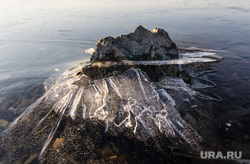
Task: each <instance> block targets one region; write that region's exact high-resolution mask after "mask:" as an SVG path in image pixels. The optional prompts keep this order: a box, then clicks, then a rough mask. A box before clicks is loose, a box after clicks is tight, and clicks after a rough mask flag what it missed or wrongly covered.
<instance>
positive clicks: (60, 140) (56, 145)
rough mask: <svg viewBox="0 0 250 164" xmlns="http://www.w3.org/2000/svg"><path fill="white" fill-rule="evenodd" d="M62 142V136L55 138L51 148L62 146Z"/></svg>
mask: <svg viewBox="0 0 250 164" xmlns="http://www.w3.org/2000/svg"><path fill="white" fill-rule="evenodd" d="M63 143H64V138H57V139H56V141H55V142H54V144H53V149H57V148H59V147H60V146H62V145H63Z"/></svg>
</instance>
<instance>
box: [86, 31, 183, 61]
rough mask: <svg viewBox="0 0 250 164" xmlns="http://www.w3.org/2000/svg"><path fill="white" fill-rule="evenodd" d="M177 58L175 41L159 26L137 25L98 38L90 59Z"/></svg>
mask: <svg viewBox="0 0 250 164" xmlns="http://www.w3.org/2000/svg"><path fill="white" fill-rule="evenodd" d="M176 58H179V53H178V50H177V47H176V45H175V43H174V42H173V41H172V40H171V39H170V37H169V35H168V33H167V32H166V31H164V30H163V29H160V28H155V29H153V30H152V31H149V30H147V29H145V28H144V27H142V26H138V27H137V28H136V29H135V31H134V32H133V33H130V34H128V35H120V36H117V37H114V38H113V37H105V38H102V39H100V40H99V42H98V43H97V45H96V49H95V52H94V53H93V54H92V56H91V61H92V62H93V61H121V60H167V59H176Z"/></svg>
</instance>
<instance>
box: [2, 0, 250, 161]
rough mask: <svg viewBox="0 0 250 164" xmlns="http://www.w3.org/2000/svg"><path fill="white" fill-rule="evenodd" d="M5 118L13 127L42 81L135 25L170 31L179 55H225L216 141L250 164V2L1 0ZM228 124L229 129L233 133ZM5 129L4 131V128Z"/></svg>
mask: <svg viewBox="0 0 250 164" xmlns="http://www.w3.org/2000/svg"><path fill="white" fill-rule="evenodd" d="M0 20H1V23H0V61H1V62H0V118H1V120H5V121H8V122H11V121H13V119H14V118H15V117H17V116H18V115H19V114H20V113H21V112H22V111H23V110H22V109H24V108H25V107H26V106H28V105H29V104H31V103H33V102H34V101H35V100H36V99H37V98H38V97H40V96H41V95H42V93H43V92H44V90H43V86H42V84H43V82H44V80H45V79H46V78H47V77H48V76H50V75H52V74H53V73H56V72H55V69H56V68H57V69H60V72H63V71H64V70H66V69H68V68H70V67H72V66H75V65H76V64H78V63H80V62H83V61H84V60H88V59H89V57H90V56H89V55H88V54H86V53H84V50H85V49H87V48H90V47H93V48H94V47H95V45H96V43H97V42H98V40H99V39H100V38H102V37H105V36H117V35H120V34H127V33H130V32H132V31H133V30H134V29H135V27H137V26H138V25H143V26H144V27H145V28H147V29H153V28H155V27H159V28H163V29H165V30H166V31H167V32H168V33H169V35H170V37H171V38H172V40H173V41H174V42H175V43H176V44H177V46H178V47H179V48H188V47H199V48H203V49H215V50H220V51H219V53H218V54H219V55H221V56H223V57H224V58H225V60H224V61H223V62H221V63H218V64H214V67H215V68H216V69H217V72H216V73H214V74H211V75H210V79H211V80H212V81H213V82H215V83H216V84H217V87H216V88H213V89H211V90H210V91H211V92H213V93H216V94H217V95H218V96H220V97H221V98H222V99H223V101H222V102H213V103H212V104H211V110H212V113H213V116H212V122H213V128H214V134H213V135H214V137H217V138H218V140H219V142H220V144H221V146H222V147H223V148H224V149H225V150H233V151H242V152H243V157H244V159H250V129H249V127H248V126H249V124H250V85H249V84H250V50H249V47H250V32H249V31H250V1H249V0H244V1H236V0H227V1H226V0H222V1H217V0H210V1H201V0H191V1H185V0H168V1H150V0H148V1H143V0H142V1H137V2H134V1H127V0H125V1H120V0H117V1H115V0H106V1H98V0H93V1H90V0H53V1H51V0H37V1H32V0H8V1H7V0H2V1H0ZM227 123H230V126H228V125H229V124H227ZM4 127H5V126H4V125H1V127H0V130H3V129H4Z"/></svg>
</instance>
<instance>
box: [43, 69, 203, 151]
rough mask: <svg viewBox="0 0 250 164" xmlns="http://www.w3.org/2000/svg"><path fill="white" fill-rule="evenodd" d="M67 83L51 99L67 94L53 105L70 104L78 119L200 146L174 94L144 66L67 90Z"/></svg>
mask: <svg viewBox="0 0 250 164" xmlns="http://www.w3.org/2000/svg"><path fill="white" fill-rule="evenodd" d="M85 78H86V77H85ZM70 80H72V79H70ZM80 81H82V80H80ZM68 82H70V81H68ZM72 82H73V81H72ZM64 83H65V85H61V86H57V85H56V86H54V87H52V88H51V90H50V91H49V92H50V93H49V94H48V97H49V99H48V102H50V101H51V100H52V99H54V100H53V101H55V100H56V97H57V96H59V95H58V93H59V94H60V93H61V94H60V95H64V96H60V99H61V100H60V101H56V103H55V104H56V105H55V106H54V107H53V108H54V110H55V111H56V112H59V113H60V112H64V110H63V109H64V108H65V106H68V111H67V113H68V114H69V115H70V116H71V117H72V119H74V120H76V119H86V118H96V119H98V120H99V121H101V122H103V123H104V126H106V131H108V132H110V133H112V134H114V135H118V134H120V133H122V132H123V131H124V130H130V131H131V132H132V133H134V135H135V137H136V138H137V139H139V140H142V141H146V140H147V139H149V138H153V137H156V136H158V135H160V134H163V135H165V136H166V137H180V138H182V139H184V140H185V141H186V142H187V143H188V144H190V145H191V146H192V147H196V148H197V147H198V143H199V142H200V141H201V137H200V136H199V135H198V134H197V133H196V132H195V131H194V130H193V129H192V128H191V127H189V126H188V125H187V124H186V123H185V121H184V120H183V119H182V118H181V117H180V115H179V113H178V111H177V110H176V109H175V107H174V106H175V101H174V100H173V99H172V97H171V96H170V95H169V94H168V93H167V92H166V91H165V90H164V89H161V88H156V86H154V84H153V83H152V82H151V81H150V80H149V79H148V78H147V76H146V75H145V73H144V72H142V71H141V70H140V69H134V68H132V69H130V70H128V71H126V72H124V73H122V74H120V75H115V76H111V77H107V78H102V79H98V80H94V81H92V82H91V84H89V85H88V86H86V83H81V82H79V83H76V82H75V81H74V84H73V83H71V85H68V87H70V88H71V89H67V87H66V84H69V83H67V81H65V82H64ZM61 87H63V88H64V89H63V88H61ZM63 90H64V92H63V93H62V91H63ZM65 91H67V92H65Z"/></svg>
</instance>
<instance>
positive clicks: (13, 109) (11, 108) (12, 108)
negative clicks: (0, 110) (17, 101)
mask: <svg viewBox="0 0 250 164" xmlns="http://www.w3.org/2000/svg"><path fill="white" fill-rule="evenodd" d="M8 110H9V111H11V112H14V111H15V110H16V108H14V107H9V109H8Z"/></svg>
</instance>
